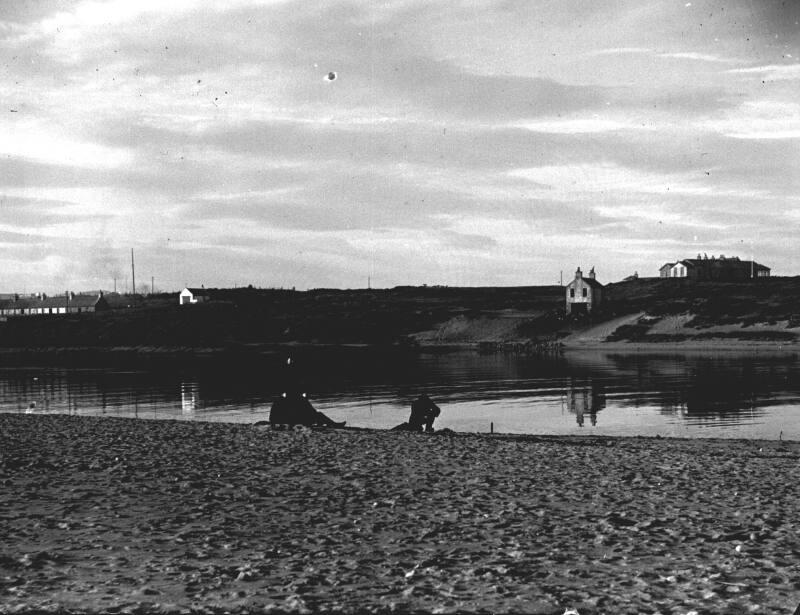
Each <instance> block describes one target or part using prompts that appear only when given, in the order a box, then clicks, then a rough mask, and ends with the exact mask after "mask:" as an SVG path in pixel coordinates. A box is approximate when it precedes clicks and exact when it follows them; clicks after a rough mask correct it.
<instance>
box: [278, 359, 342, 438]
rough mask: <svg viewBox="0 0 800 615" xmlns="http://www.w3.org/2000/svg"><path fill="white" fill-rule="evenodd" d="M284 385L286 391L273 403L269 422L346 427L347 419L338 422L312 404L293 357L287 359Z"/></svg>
mask: <svg viewBox="0 0 800 615" xmlns="http://www.w3.org/2000/svg"><path fill="white" fill-rule="evenodd" d="M284 386H285V387H286V389H285V390H284V392H283V393H281V396H280V397H278V398H277V399H276V400H275V401H274V402H273V403H272V409H271V410H270V413H269V422H270V423H271V424H272V425H306V426H308V427H312V426H315V425H321V426H326V427H344V425H345V421H342V422H341V423H337V422H336V421H334V420H332V419H331V418H329V417H327V416H325V415H324V414H323V413H322V412H319V411H318V410H316V409H315V408H314V406H312V405H311V402H310V401H309V400H308V396H307V395H306V393H304V392H302V388H301V386H300V380H299V379H298V377H297V374H296V372H295V368H294V367H293V363H292V359H291V358H289V359H287V360H286V373H285V374H284Z"/></svg>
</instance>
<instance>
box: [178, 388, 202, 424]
mask: <svg viewBox="0 0 800 615" xmlns="http://www.w3.org/2000/svg"><path fill="white" fill-rule="evenodd" d="M199 403H200V393H199V387H198V385H197V383H196V382H181V414H183V415H187V416H190V415H193V414H194V412H195V410H197V406H198V404H199Z"/></svg>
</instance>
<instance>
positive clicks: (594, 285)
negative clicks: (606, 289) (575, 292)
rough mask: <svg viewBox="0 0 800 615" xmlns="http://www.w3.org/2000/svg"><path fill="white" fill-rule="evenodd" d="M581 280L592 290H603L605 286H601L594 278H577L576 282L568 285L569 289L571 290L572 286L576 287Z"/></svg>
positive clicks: (573, 281)
mask: <svg viewBox="0 0 800 615" xmlns="http://www.w3.org/2000/svg"><path fill="white" fill-rule="evenodd" d="M579 279H580V280H583V282H584V283H585V284H586V285H587V286H591V287H592V288H603V285H602V284H600V282H598V281H597V280H595V279H594V278H589V277H586V276H584V277H582V278H575V279H574V280H572V281H570V282H569V284H567V288H569V287H570V286H574V285H575V282H577V281H578V280H579Z"/></svg>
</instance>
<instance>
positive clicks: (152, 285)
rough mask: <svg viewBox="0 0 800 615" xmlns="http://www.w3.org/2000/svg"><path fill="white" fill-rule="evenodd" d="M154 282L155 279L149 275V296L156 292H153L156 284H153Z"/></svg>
mask: <svg viewBox="0 0 800 615" xmlns="http://www.w3.org/2000/svg"><path fill="white" fill-rule="evenodd" d="M154 280H155V277H154V276H152V275H151V276H150V294H151V295H152V294H153V293H154V292H156V291H155V287H156V283H155V281H154Z"/></svg>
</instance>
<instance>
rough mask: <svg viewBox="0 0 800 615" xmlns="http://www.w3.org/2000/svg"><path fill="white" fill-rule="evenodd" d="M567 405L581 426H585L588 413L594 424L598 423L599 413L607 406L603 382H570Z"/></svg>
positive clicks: (590, 420)
mask: <svg viewBox="0 0 800 615" xmlns="http://www.w3.org/2000/svg"><path fill="white" fill-rule="evenodd" d="M567 405H568V407H569V411H570V412H572V413H573V414H574V415H575V420H576V421H577V423H578V425H579V426H580V427H583V424H584V422H585V418H584V417H585V416H586V415H587V414H588V415H589V422H590V423H591V424H592V426H594V425H597V413H598V412H600V410H602V409H603V408H605V407H606V393H605V388H604V387H603V385H601V384H594V383H593V382H592V381H591V380H590V381H589V382H588V386H573V385H572V384H570V387H569V388H568V389H567Z"/></svg>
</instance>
